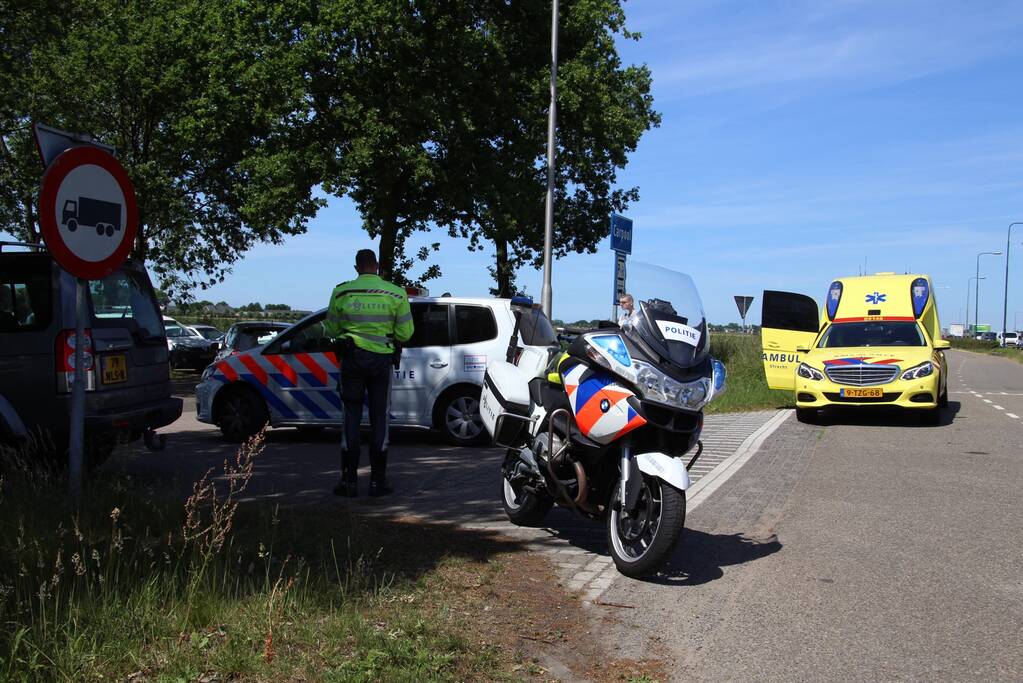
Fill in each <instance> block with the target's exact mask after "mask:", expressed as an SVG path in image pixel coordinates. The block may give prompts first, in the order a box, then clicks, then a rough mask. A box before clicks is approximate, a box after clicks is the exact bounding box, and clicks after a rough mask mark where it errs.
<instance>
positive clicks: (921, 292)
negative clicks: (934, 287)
mask: <svg viewBox="0 0 1023 683" xmlns="http://www.w3.org/2000/svg"><path fill="white" fill-rule="evenodd" d="M911 287H912V289H910V294H911V295H912V297H913V317H914V318H919V317H920V316H921V315H923V312H924V307H925V306H926V305H927V297H928V296H929V295H930V288H929V287H928V286H927V280H926V279H925V278H922V277H918V278H917V279H915V280H913V284H912V285H911Z"/></svg>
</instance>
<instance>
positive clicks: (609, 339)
mask: <svg viewBox="0 0 1023 683" xmlns="http://www.w3.org/2000/svg"><path fill="white" fill-rule="evenodd" d="M589 341H590V343H591V344H593V345H594V346H596V347H597V348H598V349H600V350H601V351H603V352H604V353H606V354H607V355H608V356H610V357H611V358H614V359H615V361H616V362H617V363H619V364H621V365H624V366H625V367H627V368H628V367H632V356H630V355H629V350H628V349H627V348H626V347H625V342H624V341H622V338H621V337H619V336H618V335H617V334H600V335H596V336H593V337H590V340H589Z"/></svg>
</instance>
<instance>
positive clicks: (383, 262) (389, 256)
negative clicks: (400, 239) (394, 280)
mask: <svg viewBox="0 0 1023 683" xmlns="http://www.w3.org/2000/svg"><path fill="white" fill-rule="evenodd" d="M397 235H398V218H397V216H395V215H394V213H393V212H388V213H387V214H386V215H385V216H383V218H382V220H381V221H380V252H379V254H378V255H377V262H378V263H379V264H380V270H379V273H380V277H382V278H384V279H385V280H390V279H391V275H392V271H393V270H394V245H395V243H396V239H397Z"/></svg>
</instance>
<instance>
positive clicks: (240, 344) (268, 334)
mask: <svg viewBox="0 0 1023 683" xmlns="http://www.w3.org/2000/svg"><path fill="white" fill-rule="evenodd" d="M289 327H291V324H290V323H279V322H259V321H248V322H240V323H235V324H234V325H231V327H229V328H228V330H227V334H226V335H224V339H223V341H222V342H221V346H220V351H219V352H218V353H217V358H216V360H218V361H219V360H223V359H224V358H227V357H228V356H233V355H235V354H238V353H241V352H243V351H248V350H249V349H254V348H256V347H257V346H262V345H263V344H265V343H267V342H268V341H270V340H271V339H273V338H274V337H276V336H277V335H278V334H280V333H281V332H283V331H284V330H286V329H288V328H289Z"/></svg>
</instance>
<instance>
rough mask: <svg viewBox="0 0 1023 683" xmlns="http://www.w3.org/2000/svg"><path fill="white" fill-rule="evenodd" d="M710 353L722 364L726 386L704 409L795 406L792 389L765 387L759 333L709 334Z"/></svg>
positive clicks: (752, 408)
mask: <svg viewBox="0 0 1023 683" xmlns="http://www.w3.org/2000/svg"><path fill="white" fill-rule="evenodd" d="M710 352H711V355H712V356H714V357H715V358H717V359H718V360H720V361H721V362H722V363H724V364H725V368H726V369H727V370H728V385H727V389H726V391H725V393H724V394H722V395H721V396H719V397H718V398H716V399H714V400H713V401H711V403H710V404H709V405H708V406H707V410H706V412H708V413H727V412H736V411H743V410H759V409H763V408H791V407H793V406H794V405H795V399H794V396H793V394H792V392H790V391H776V390H773V389H769V388H768V387H767V380H766V378H765V377H764V364H763V356H762V351H761V348H760V335H748V334H727V333H716V334H712V335H711V337H710Z"/></svg>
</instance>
